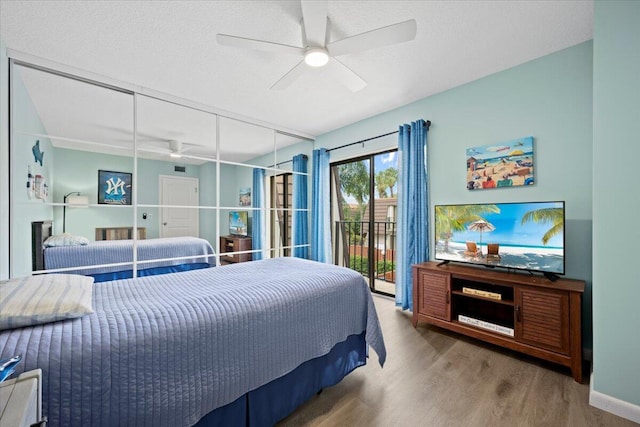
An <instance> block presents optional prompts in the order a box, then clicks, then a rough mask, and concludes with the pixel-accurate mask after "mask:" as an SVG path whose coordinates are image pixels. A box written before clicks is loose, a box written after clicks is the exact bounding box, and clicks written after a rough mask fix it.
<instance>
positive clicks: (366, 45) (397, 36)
mask: <svg viewBox="0 0 640 427" xmlns="http://www.w3.org/2000/svg"><path fill="white" fill-rule="evenodd" d="M417 30H418V27H417V24H416V21H415V19H410V20H408V21H404V22H399V23H397V24H393V25H389V26H388V27H382V28H378V29H377V30H371V31H367V32H366V33H361V34H358V35H355V36H351V37H347V38H346V39H342V40H337V41H335V42H333V43H329V44H328V45H327V50H328V51H329V54H330V55H331V56H339V55H345V54H347V53H356V52H362V51H365V50H369V49H374V48H377V47H382V46H388V45H391V44H396V43H402V42H406V41H409V40H413V39H415V38H416V32H417Z"/></svg>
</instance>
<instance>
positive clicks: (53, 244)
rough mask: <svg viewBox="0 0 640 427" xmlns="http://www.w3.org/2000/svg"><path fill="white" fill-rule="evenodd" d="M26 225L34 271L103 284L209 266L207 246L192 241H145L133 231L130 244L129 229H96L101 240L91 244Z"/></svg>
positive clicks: (44, 226)
mask: <svg viewBox="0 0 640 427" xmlns="http://www.w3.org/2000/svg"><path fill="white" fill-rule="evenodd" d="M31 225H32V242H33V251H32V253H33V269H34V270H51V271H53V272H62V273H71V274H80V275H86V276H91V277H93V278H94V280H95V282H104V281H108V280H117V279H125V278H130V277H135V276H138V277H141V276H152V275H157V274H166V273H176V272H181V271H190V270H197V269H201V268H210V267H213V266H215V258H214V257H213V254H214V249H213V247H212V246H211V244H210V243H209V242H208V241H206V240H204V239H200V238H197V237H191V236H183V237H165V238H156V239H149V240H147V239H144V236H145V230H144V228H139V229H138V238H137V239H135V240H134V239H132V238H131V237H132V231H133V227H115V228H97V229H96V237H107V238H106V239H101V240H99V239H96V241H94V242H91V241H89V239H87V238H84V237H82V236H76V235H73V234H71V233H63V234H61V235H53V234H52V233H51V230H52V229H53V227H52V221H34V222H32V223H31ZM134 244H135V250H134ZM134 253H135V254H136V261H137V264H136V265H135V266H134V262H133V255H134ZM134 270H135V274H134Z"/></svg>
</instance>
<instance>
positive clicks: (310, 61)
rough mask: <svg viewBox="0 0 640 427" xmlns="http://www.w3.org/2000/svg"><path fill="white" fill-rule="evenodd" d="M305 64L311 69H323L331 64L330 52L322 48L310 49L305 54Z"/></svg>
mask: <svg viewBox="0 0 640 427" xmlns="http://www.w3.org/2000/svg"><path fill="white" fill-rule="evenodd" d="M304 62H305V63H306V64H307V65H308V66H310V67H323V66H325V65H327V62H329V52H327V49H323V48H321V47H317V48H312V49H309V50H307V52H306V53H305V54H304Z"/></svg>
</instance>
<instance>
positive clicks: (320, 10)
mask: <svg viewBox="0 0 640 427" xmlns="http://www.w3.org/2000/svg"><path fill="white" fill-rule="evenodd" d="M327 3H328V2H327V1H305V0H302V1H301V5H302V22H301V26H302V45H303V46H302V47H297V46H290V45H284V44H280V43H274V42H269V41H265V40H255V39H248V38H244V37H237V36H231V35H227V34H218V35H217V36H216V39H217V41H218V43H219V44H221V45H224V46H232V47H240V48H247V49H254V50H261V51H266V52H274V53H285V54H289V55H296V56H301V57H303V59H302V60H301V61H300V62H299V63H298V64H297V65H296V66H295V67H293V68H292V69H291V70H290V71H289V72H288V73H287V74H285V75H284V76H283V77H282V78H280V80H278V81H277V82H276V83H275V84H274V85H273V86H271V89H275V90H282V89H285V88H287V87H288V86H289V85H291V83H293V82H294V81H295V80H296V79H297V78H298V77H300V75H301V74H302V73H303V72H304V71H305V70H306V69H307V67H322V66H326V67H327V71H328V72H329V73H330V74H331V75H332V76H333V78H335V79H336V80H338V81H339V82H341V83H342V84H344V85H345V86H346V87H347V88H349V89H350V90H351V91H353V92H357V91H359V90H360V89H362V88H364V87H365V86H366V85H367V83H366V82H365V81H364V80H363V79H362V78H361V77H360V76H359V75H357V74H356V73H355V72H354V71H352V70H351V69H350V68H348V67H347V66H346V65H344V64H343V63H342V62H340V61H338V60H337V59H336V56H341V55H347V54H349V53H356V52H363V51H365V50H370V49H375V48H377V47H382V46H388V45H391V44H395V43H402V42H405V41H409V40H413V39H414V38H415V37H416V31H417V25H416V21H415V20H414V19H410V20H408V21H404V22H400V23H397V24H393V25H389V26H387V27H382V28H378V29H375V30H371V31H367V32H365V33H361V34H357V35H355V36H351V37H347V38H344V39H341V40H336V41H332V42H330V41H329V40H328V38H329V31H328V28H329V20H328V18H327Z"/></svg>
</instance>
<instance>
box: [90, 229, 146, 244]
mask: <svg viewBox="0 0 640 427" xmlns="http://www.w3.org/2000/svg"><path fill="white" fill-rule="evenodd" d="M146 238H147V228H146V227H138V240H144V239H146ZM128 239H133V227H96V241H98V240H128Z"/></svg>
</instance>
